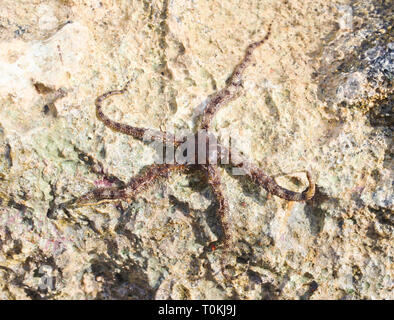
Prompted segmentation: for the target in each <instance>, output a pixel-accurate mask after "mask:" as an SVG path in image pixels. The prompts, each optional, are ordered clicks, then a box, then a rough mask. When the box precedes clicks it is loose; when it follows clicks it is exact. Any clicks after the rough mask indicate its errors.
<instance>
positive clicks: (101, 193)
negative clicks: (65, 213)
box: [60, 25, 315, 247]
mask: <svg viewBox="0 0 394 320" xmlns="http://www.w3.org/2000/svg"><path fill="white" fill-rule="evenodd" d="M270 33H271V25H269V28H268V31H267V34H266V35H265V37H264V38H263V39H262V40H260V41H257V42H254V43H252V44H250V45H249V46H248V47H247V49H246V52H245V55H244V57H243V59H242V60H241V61H240V63H239V64H238V65H237V66H236V67H235V69H234V71H233V73H232V74H231V75H230V77H229V78H228V79H227V80H226V84H225V87H224V88H223V89H221V90H219V91H218V92H216V93H214V94H212V95H211V96H210V97H209V98H208V103H207V106H206V108H205V109H204V111H203V114H202V119H201V123H200V130H198V131H197V132H196V133H195V134H192V135H191V138H190V136H189V138H188V139H186V138H185V137H184V138H181V139H179V138H177V137H176V136H175V135H174V134H171V133H167V132H162V131H159V130H153V129H148V128H139V127H134V126H130V125H127V124H123V123H119V122H116V121H114V120H112V119H110V118H109V117H108V116H107V115H106V114H105V113H104V112H103V110H102V103H103V101H104V100H106V99H107V98H109V97H111V96H114V95H119V94H123V93H125V92H126V90H127V88H128V85H129V84H130V80H129V81H128V82H127V83H126V85H125V86H124V87H123V88H122V89H120V90H114V91H109V92H107V93H104V94H102V95H101V96H99V97H97V99H96V101H95V106H96V116H97V118H98V119H99V120H100V121H102V122H103V123H104V125H105V126H107V127H108V128H110V129H112V130H113V131H116V132H120V133H123V134H126V135H129V136H132V137H133V138H135V139H138V140H141V141H145V142H146V141H147V140H149V139H150V141H156V142H159V143H162V144H163V148H164V150H176V149H177V148H181V147H182V146H183V145H185V144H186V142H190V141H192V142H194V145H195V146H196V147H195V148H194V150H193V151H192V152H190V150H186V152H185V153H183V154H182V155H183V156H186V158H187V161H185V159H184V158H185V157H183V158H182V159H181V160H182V161H181V160H179V157H178V159H177V157H175V158H172V161H166V162H165V163H159V164H153V165H151V166H149V167H148V168H147V169H146V170H144V171H143V172H142V173H140V174H139V175H137V176H135V177H133V178H132V179H131V180H130V182H129V183H128V184H127V185H123V186H117V187H101V188H96V189H94V190H92V191H89V192H87V193H86V194H84V195H82V196H80V197H77V198H75V199H73V200H70V201H68V202H65V203H63V204H61V205H60V206H61V207H64V208H65V207H70V206H85V205H94V204H98V203H101V202H107V201H113V200H132V199H134V198H135V197H136V196H137V195H138V193H140V192H141V191H142V190H144V189H146V188H148V187H149V186H150V185H152V184H154V183H155V182H156V180H157V179H158V178H168V176H169V174H170V173H171V172H174V171H184V170H186V169H190V168H191V169H195V170H202V171H203V172H205V174H206V177H207V181H208V183H209V185H210V186H211V188H212V192H213V194H214V196H215V198H216V201H217V204H218V208H217V211H218V216H219V218H220V222H221V226H222V229H223V235H222V237H221V239H219V240H218V241H216V242H215V243H217V244H219V243H224V244H225V243H227V241H228V240H229V236H228V234H229V232H228V223H227V221H226V215H227V213H228V210H229V206H228V202H227V199H226V197H225V196H224V193H223V191H222V187H221V178H220V173H219V170H218V166H219V165H223V163H224V164H229V165H231V166H232V167H235V168H239V169H240V170H242V172H243V174H245V175H246V176H248V177H249V178H250V179H251V180H252V181H253V182H254V183H256V184H258V185H260V186H262V187H263V188H264V189H266V190H267V192H268V193H269V194H273V195H275V196H278V197H280V198H283V199H286V200H289V201H306V200H309V199H311V198H312V197H313V196H314V194H315V184H314V182H313V179H312V176H311V174H310V173H309V172H308V171H305V173H306V176H307V179H308V182H309V186H308V187H307V188H306V189H305V190H304V191H303V192H301V193H298V192H294V191H291V190H288V189H285V188H283V187H281V186H280V185H278V184H277V183H276V182H275V180H274V178H272V177H270V176H268V175H267V174H265V173H264V172H263V171H262V170H261V169H260V168H258V167H257V166H256V165H254V164H253V163H251V162H250V161H249V160H247V159H246V158H245V157H244V156H242V155H241V154H240V153H239V152H238V151H236V150H234V149H232V148H231V149H229V148H227V147H226V146H224V145H222V144H220V143H219V142H218V141H216V139H214V138H213V135H212V134H210V133H209V129H210V124H211V121H212V118H213V117H214V115H215V114H216V113H217V111H218V110H219V108H220V107H222V106H224V105H226V104H228V103H229V102H230V101H232V100H234V99H235V98H237V97H238V96H239V95H240V93H241V91H242V84H243V79H242V75H243V72H244V71H245V69H246V68H247V66H248V65H249V64H250V62H251V58H252V53H253V51H254V50H255V49H256V48H257V47H259V46H261V45H262V44H263V43H264V42H265V41H266V40H267V39H268V38H269V36H270ZM148 138H149V139H148ZM212 141H213V142H212ZM212 246H213V247H214V245H212Z"/></svg>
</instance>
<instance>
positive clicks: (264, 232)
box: [0, 0, 394, 299]
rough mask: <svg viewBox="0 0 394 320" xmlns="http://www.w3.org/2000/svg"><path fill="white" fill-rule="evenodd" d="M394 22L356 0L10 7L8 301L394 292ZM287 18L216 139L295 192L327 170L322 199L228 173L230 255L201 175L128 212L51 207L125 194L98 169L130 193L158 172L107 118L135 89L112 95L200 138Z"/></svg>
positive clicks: (4, 143)
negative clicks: (308, 175) (100, 110)
mask: <svg viewBox="0 0 394 320" xmlns="http://www.w3.org/2000/svg"><path fill="white" fill-rule="evenodd" d="M374 10H376V12H377V13H376V15H373V14H369V13H371V12H375V11H374ZM390 10H392V9H391V8H383V7H381V5H380V4H379V3H378V2H377V1H371V2H368V3H366V2H365V1H364V2H363V1H352V3H350V2H349V1H346V0H336V1H330V2H327V1H316V0H315V1H301V0H295V1H265V0H264V1H260V0H243V1H237V0H229V1H219V0H214V1H213V0H209V1H208V0H201V1H184V0H175V1H164V0H163V1H159V0H157V1H156V0H155V1H116V2H115V1H110V0H102V1H100V2H91V3H89V2H86V1H79V0H68V1H66V0H65V1H54V0H53V1H41V0H35V1H29V2H25V3H19V2H15V1H12V0H5V1H2V2H1V3H0V48H1V49H0V181H1V184H0V299H23V298H32V299H36V298H39V297H40V298H48V299H85V298H87V299H95V298H99V299H126V298H129V299H169V298H172V299H225V298H230V297H232V298H239V299H341V298H344V299H360V298H366V299H393V298H394V296H393V286H394V282H393V281H394V280H393V279H394V272H393V245H392V244H393V227H394V226H393V199H394V197H393V191H392V181H393V171H392V169H393V159H392V152H391V149H392V124H393V122H392V117H393V114H392V89H391V87H392V83H391V82H392V74H393V70H392V55H393V43H394V42H393V39H392V36H390V30H391V27H392V23H391V22H390V18H389V17H392V16H393V15H392V14H390V12H391V11H390ZM271 21H273V24H272V34H271V37H270V38H269V40H268V42H267V43H266V44H264V45H263V46H261V47H260V48H258V49H257V50H256V51H255V53H254V54H253V57H252V60H253V63H252V65H251V66H250V67H249V68H248V69H247V70H246V72H245V74H244V85H243V86H244V93H243V94H242V95H241V96H240V97H239V98H238V99H236V100H234V101H232V102H231V103H230V104H229V105H227V106H225V107H223V108H222V109H221V110H220V111H219V112H218V114H217V115H216V116H215V118H214V120H213V129H214V132H215V134H216V136H218V137H219V138H220V139H221V140H222V141H226V140H228V139H229V137H230V136H231V137H232V138H234V139H233V140H234V141H233V142H235V145H236V147H237V148H238V149H239V150H240V151H242V152H243V153H244V154H245V155H246V156H247V157H248V158H250V159H251V160H252V161H253V162H255V163H256V164H258V165H259V166H260V167H261V168H262V169H263V170H264V171H265V172H267V173H268V174H270V175H273V176H276V180H277V181H278V182H279V183H280V184H281V185H283V186H284V187H287V188H290V189H293V190H298V191H301V190H303V189H304V188H305V185H306V183H307V182H306V181H305V175H304V174H303V173H300V172H299V171H302V170H310V171H311V172H312V173H313V175H314V178H315V180H316V183H317V187H318V193H317V195H316V197H315V198H314V200H313V201H310V202H308V203H289V202H286V201H284V200H282V199H279V198H276V197H272V196H271V197H267V193H266V191H265V190H264V189H262V188H261V187H258V186H253V185H252V184H251V183H248V182H247V180H246V179H242V178H237V177H236V176H234V175H231V174H229V173H231V171H230V172H228V171H227V170H225V169H220V173H221V175H222V180H223V189H224V192H225V194H226V196H227V198H228V200H229V205H230V212H229V215H228V219H229V221H230V222H231V224H230V233H231V239H232V242H233V245H232V246H231V248H229V250H227V251H226V252H223V250H221V249H218V250H215V251H210V250H206V248H205V247H206V246H207V245H208V243H210V242H211V241H214V240H215V239H217V237H218V235H219V234H220V228H219V226H218V219H217V217H216V216H215V206H214V204H215V201H214V198H213V195H212V192H211V191H210V189H209V187H208V185H207V184H206V183H205V182H204V177H203V175H201V174H199V173H193V174H173V175H171V177H170V178H169V179H168V180H167V181H160V182H159V181H158V182H157V183H156V184H155V185H154V186H152V187H151V188H150V189H149V190H147V191H144V192H143V193H141V194H140V195H139V196H138V197H137V199H136V200H135V201H134V202H133V203H132V204H130V205H129V204H127V203H122V204H121V205H115V204H101V205H97V206H92V207H81V208H76V209H72V210H69V216H67V215H66V214H65V213H64V212H56V214H55V213H53V212H52V211H51V210H52V209H53V208H54V207H55V204H59V203H61V202H63V201H66V200H69V199H71V198H73V197H77V196H79V195H81V194H83V193H84V192H86V191H88V190H91V189H92V188H94V187H95V186H104V185H106V184H109V181H106V180H104V179H103V178H102V176H100V175H98V174H96V173H94V171H93V170H92V166H93V164H92V162H94V161H100V162H101V163H102V164H103V167H104V168H105V170H106V172H107V174H108V175H114V176H116V177H118V178H119V179H121V180H122V181H124V182H127V181H128V180H129V179H130V178H131V177H132V176H134V175H135V174H137V173H138V172H139V171H140V170H141V169H142V168H143V167H144V166H147V165H149V164H152V163H153V161H154V158H155V154H154V153H153V152H152V148H151V147H149V145H145V144H143V143H140V142H138V141H136V140H135V139H133V138H131V137H128V136H123V135H121V134H119V133H115V132H112V131H111V130H109V129H108V128H106V127H105V126H104V125H103V124H102V123H101V122H100V121H98V120H97V119H96V116H95V107H94V100H95V98H96V97H97V96H98V95H100V94H102V93H104V92H106V91H108V90H112V89H117V88H121V87H122V86H123V84H124V83H125V82H126V81H127V80H128V79H131V80H132V82H131V86H130V88H129V90H128V92H127V93H126V94H124V95H123V96H118V97H116V98H113V99H112V100H111V103H105V107H104V108H105V111H106V112H107V113H108V114H109V115H111V117H112V118H114V119H116V120H119V121H122V122H125V123H128V124H134V125H136V126H144V127H150V128H155V129H162V130H169V131H171V132H180V131H191V130H194V129H195V126H196V124H197V123H196V121H197V118H198V115H199V114H200V113H201V110H202V109H203V107H204V105H205V104H206V102H207V97H208V95H210V94H212V93H214V92H215V91H216V90H218V89H220V88H222V87H223V86H224V84H225V81H226V79H227V78H228V77H229V75H230V74H231V72H232V70H233V69H234V67H235V65H236V64H237V63H238V62H239V61H240V59H241V58H242V57H243V55H244V52H245V48H246V47H247V46H248V44H250V43H251V42H253V41H256V40H259V39H261V38H262V37H263V36H264V35H265V32H266V30H267V26H268V24H269V23H270V22H271ZM390 84H391V86H390ZM89 157H90V158H89ZM92 159H93V160H94V161H92ZM223 262H224V263H225V264H226V265H228V269H229V273H230V274H233V277H232V278H231V277H230V278H229V277H227V278H226V277H225V276H224V275H223V272H222V267H221V266H222V265H223ZM51 280H55V281H53V283H54V286H53V287H51V286H50V283H52V282H50V281H51ZM45 281H46V282H45Z"/></svg>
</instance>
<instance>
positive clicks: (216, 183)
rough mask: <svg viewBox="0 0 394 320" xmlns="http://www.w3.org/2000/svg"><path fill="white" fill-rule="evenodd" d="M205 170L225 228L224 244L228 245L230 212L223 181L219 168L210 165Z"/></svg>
mask: <svg viewBox="0 0 394 320" xmlns="http://www.w3.org/2000/svg"><path fill="white" fill-rule="evenodd" d="M205 168H206V173H207V176H208V183H209V184H210V186H211V188H212V192H213V194H214V196H215V198H216V201H217V203H218V210H217V212H218V214H219V219H220V223H221V226H222V228H223V243H226V242H227V241H228V240H229V234H228V224H227V222H226V215H227V214H228V210H229V207H228V202H227V199H226V197H225V196H224V193H223V190H222V187H221V179H220V175H219V171H218V168H217V166H216V165H210V164H209V165H207V166H206V167H205Z"/></svg>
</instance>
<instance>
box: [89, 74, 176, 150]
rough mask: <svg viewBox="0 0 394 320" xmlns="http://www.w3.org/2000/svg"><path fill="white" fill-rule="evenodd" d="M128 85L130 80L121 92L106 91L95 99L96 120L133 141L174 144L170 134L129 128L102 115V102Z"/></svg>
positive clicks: (173, 138)
mask: <svg viewBox="0 0 394 320" xmlns="http://www.w3.org/2000/svg"><path fill="white" fill-rule="evenodd" d="M129 83H130V80H129V81H127V83H126V84H125V86H124V87H123V88H122V89H121V90H113V91H108V92H106V93H104V94H102V95H101V96H99V97H97V98H96V101H95V105H96V116H97V118H98V119H99V120H100V121H102V122H103V123H104V125H105V126H107V127H108V128H110V129H112V130H114V131H117V132H121V133H123V134H127V135H129V136H132V137H134V138H135V139H138V140H141V141H144V140H145V139H147V140H149V139H151V138H153V139H154V140H156V141H161V142H169V143H174V142H175V137H174V135H172V134H169V133H166V132H161V131H158V130H153V129H146V128H139V127H133V126H130V125H127V124H124V123H120V122H116V121H114V120H112V119H110V118H109V117H108V116H107V115H106V114H104V112H103V109H102V103H103V101H104V100H106V99H108V98H109V97H111V96H114V95H119V94H123V93H125V92H126V90H127V87H128V85H129Z"/></svg>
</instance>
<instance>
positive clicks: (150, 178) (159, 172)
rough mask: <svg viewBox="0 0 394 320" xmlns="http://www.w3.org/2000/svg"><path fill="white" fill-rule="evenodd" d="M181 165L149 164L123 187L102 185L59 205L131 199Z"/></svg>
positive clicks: (80, 204) (67, 205)
mask: <svg viewBox="0 0 394 320" xmlns="http://www.w3.org/2000/svg"><path fill="white" fill-rule="evenodd" d="M183 169H184V166H182V165H177V164H175V165H169V164H161V165H151V166H150V167H149V168H148V169H147V170H145V171H144V172H143V173H142V174H140V175H137V176H136V177H134V178H132V179H131V181H130V182H129V183H128V184H127V186H126V187H124V188H119V187H104V188H96V189H94V190H92V191H89V192H87V193H85V194H84V195H82V196H80V197H78V198H76V199H73V200H70V201H68V202H65V203H63V204H61V205H60V207H70V206H90V205H96V204H98V203H102V202H109V201H113V200H126V199H133V198H135V196H136V195H137V194H138V193H139V192H141V191H143V190H145V189H146V188H148V187H149V186H150V185H152V184H153V183H154V182H155V181H157V179H158V178H166V177H168V175H169V173H170V172H171V171H176V170H183Z"/></svg>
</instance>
